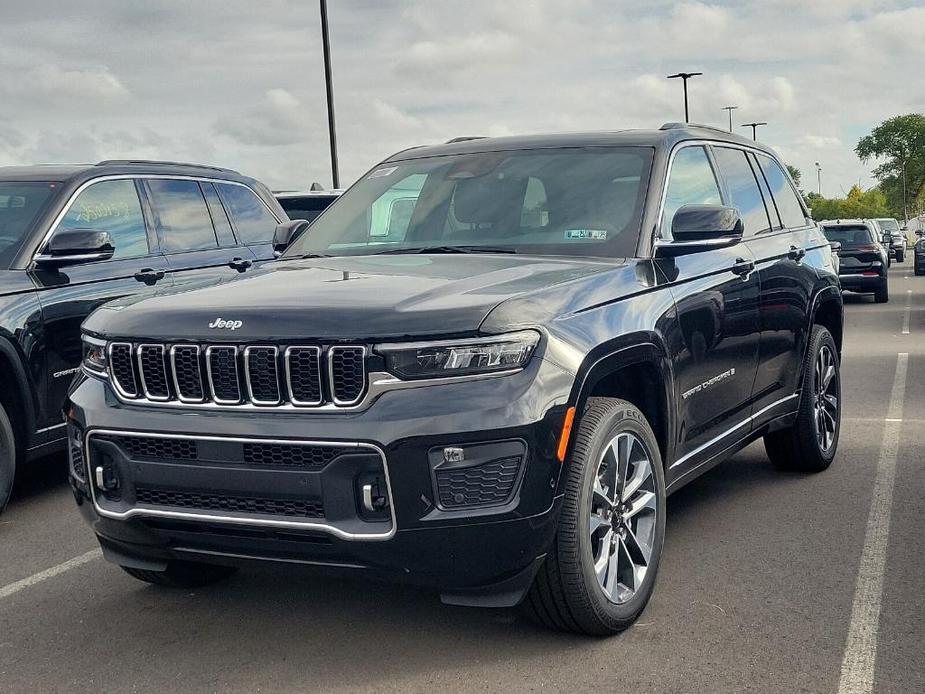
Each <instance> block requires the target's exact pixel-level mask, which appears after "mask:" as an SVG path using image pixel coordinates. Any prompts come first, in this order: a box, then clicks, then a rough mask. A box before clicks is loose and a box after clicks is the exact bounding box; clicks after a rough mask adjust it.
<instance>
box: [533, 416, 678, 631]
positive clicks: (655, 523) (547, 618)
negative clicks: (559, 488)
mask: <svg viewBox="0 0 925 694" xmlns="http://www.w3.org/2000/svg"><path fill="white" fill-rule="evenodd" d="M573 436H574V438H573V441H572V452H571V454H570V456H569V459H568V461H567V467H566V470H565V473H564V474H565V475H566V478H565V494H564V498H563V501H562V508H561V510H560V513H559V524H558V529H557V531H556V536H555V539H554V540H553V543H552V546H551V548H550V550H549V553H548V554H547V555H546V560H545V561H544V562H543V565H542V566H541V567H540V569H539V571H538V572H537V576H536V578H535V579H534V583H533V586H532V587H531V588H530V591H529V593H528V594H527V598H526V600H525V601H524V605H523V607H524V610H525V611H526V612H527V614H528V616H529V617H531V618H532V619H533V620H534V621H537V622H539V623H540V624H543V625H544V626H547V627H549V628H552V629H558V630H561V631H571V632H576V633H581V634H589V635H595V636H606V635H610V634H615V633H617V632H620V631H623V630H624V629H626V628H627V627H628V626H630V625H631V624H632V623H633V622H634V621H635V620H636V618H637V617H638V616H639V615H640V614H641V613H642V611H643V609H644V608H645V606H646V603H648V601H649V597H650V596H651V595H652V590H653V588H654V586H655V577H656V574H657V572H658V563H659V559H660V556H661V552H662V544H663V542H664V537H665V477H664V472H663V469H662V459H661V455H660V454H659V449H658V443H657V441H656V439H655V435H654V434H653V433H652V428H651V427H650V426H649V423H648V422H647V421H646V418H645V416H644V415H643V414H642V412H640V411H639V409H637V408H636V407H635V406H634V405H632V404H631V403H629V402H626V401H625V400H617V399H612V398H591V399H589V400H588V406H587V408H586V409H585V411H584V413H583V414H582V416H581V421H580V422H579V426H578V429H577V431H576V432H575V433H574V435H573ZM611 443H613V444H614V445H615V446H616V450H617V451H619V452H620V453H621V455H620V456H619V457H618V458H615V457H614V455H613V451H614V450H615V449H614V448H612V447H611ZM626 451H630V455H629V456H626V455H625V452H626ZM643 459H645V462H643ZM615 460H622V461H627V463H625V464H626V465H627V466H628V465H630V464H631V465H632V466H633V472H632V474H631V475H630V477H631V483H632V484H633V486H634V487H635V489H634V490H633V491H632V492H630V493H629V496H628V500H629V502H635V503H636V504H637V505H638V507H639V509H641V510H639V511H638V512H637V513H636V514H635V515H632V517H630V518H629V520H628V523H629V529H628V530H626V529H622V528H623V522H624V520H623V519H624V518H626V515H625V514H624V513H623V512H621V511H615V512H613V513H612V516H611V517H610V518H607V510H609V509H613V508H614V505H613V501H612V499H613V498H614V497H617V498H619V497H622V492H621V493H620V494H616V490H617V488H618V484H617V482H618V481H619V480H620V477H619V475H617V476H616V477H614V478H613V479H612V480H611V481H612V482H613V484H612V485H609V484H605V483H604V482H602V480H606V478H607V476H608V473H610V474H611V475H613V471H614V470H616V469H617V468H619V467H620V465H617V466H614V465H613V461H615ZM629 461H633V462H629ZM646 463H647V465H648V471H647V470H646ZM626 472H627V468H624V473H623V475H622V477H623V480H622V481H623V482H625V480H626V477H627V474H626ZM620 486H621V487H622V485H620ZM611 489H613V490H614V491H613V492H611ZM605 497H606V498H605ZM623 501H626V499H623ZM618 503H619V502H618ZM617 508H622V509H623V511H627V510H628V509H627V507H626V506H622V505H618V506H617ZM592 514H594V515H593V517H592ZM595 519H597V521H598V522H599V525H598V526H597V528H596V529H594V530H592V528H591V525H592V522H594V520H595ZM615 519H616V520H615ZM617 527H619V528H621V530H617V529H616V528H617ZM621 532H622V533H624V534H623V535H621V534H620V533H621ZM646 545H647V546H648V547H649V548H651V549H650V550H649V556H648V558H647V559H646V557H645V547H646ZM614 547H616V549H615V551H612V548H614ZM627 547H630V548H631V549H626V548H627ZM624 552H626V553H624ZM629 552H633V553H634V554H635V556H634V557H633V559H630V557H629V554H628V553H629ZM613 557H617V559H616V560H614V559H613ZM595 560H598V561H599V565H600V566H601V569H600V571H601V572H602V577H601V579H599V578H598V573H597V572H596V571H595V567H594V563H595ZM621 560H622V564H621V563H620V562H621ZM637 561H638V562H639V564H638V566H639V567H642V566H643V565H644V566H645V571H644V574H643V576H642V578H641V580H640V581H639V582H638V584H636V583H635V582H634V581H633V580H631V577H632V576H633V575H634V573H635V572H634V571H633V569H634V568H635V566H636V565H635V562H637ZM631 562H633V565H631ZM621 571H622V573H621ZM621 579H623V580H622V581H621ZM627 583H634V585H633V586H632V588H630V587H628V585H627ZM605 586H607V587H605ZM608 590H609V593H608V592H605V591H608ZM609 595H613V596H615V597H613V598H611V597H609Z"/></svg>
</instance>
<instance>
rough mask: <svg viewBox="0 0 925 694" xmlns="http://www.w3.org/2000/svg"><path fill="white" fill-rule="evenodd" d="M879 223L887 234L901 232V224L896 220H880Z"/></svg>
mask: <svg viewBox="0 0 925 694" xmlns="http://www.w3.org/2000/svg"><path fill="white" fill-rule="evenodd" d="M877 223H878V224H879V225H880V228H881V229H883V230H884V231H886V232H890V233H892V232H894V231H895V232H897V233H898V232H899V222H897V221H896V220H895V219H878V220H877Z"/></svg>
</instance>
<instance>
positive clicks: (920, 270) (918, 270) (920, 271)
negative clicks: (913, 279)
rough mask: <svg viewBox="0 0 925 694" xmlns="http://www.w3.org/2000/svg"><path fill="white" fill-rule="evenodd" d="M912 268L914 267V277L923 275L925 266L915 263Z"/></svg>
mask: <svg viewBox="0 0 925 694" xmlns="http://www.w3.org/2000/svg"><path fill="white" fill-rule="evenodd" d="M914 267H915V274H916V275H925V266H922V265H919V264H918V263H916V264H915V266H914Z"/></svg>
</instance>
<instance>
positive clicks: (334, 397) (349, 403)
mask: <svg viewBox="0 0 925 694" xmlns="http://www.w3.org/2000/svg"><path fill="white" fill-rule="evenodd" d="M348 349H351V350H356V349H358V350H360V354H361V357H360V358H361V359H362V360H363V387H362V388H360V394H359V395H358V396H357V397H355V398H354V399H353V400H341V399H340V398H338V397H337V391H336V390H335V389H334V369H333V368H332V366H333V363H334V353H335V351H343V350H348ZM368 356H369V350H368V349H367V348H366V345H333V346H331V347H329V348H328V356H327V359H328V387H329V388H330V389H331V402H333V403H334V404H335V405H337V406H338V407H352V406H354V405H356V404H358V403H360V402H362V401H363V398H364V397H366V389H367V387H368V386H369V383H368V381H367V376H366V358H367V357H368Z"/></svg>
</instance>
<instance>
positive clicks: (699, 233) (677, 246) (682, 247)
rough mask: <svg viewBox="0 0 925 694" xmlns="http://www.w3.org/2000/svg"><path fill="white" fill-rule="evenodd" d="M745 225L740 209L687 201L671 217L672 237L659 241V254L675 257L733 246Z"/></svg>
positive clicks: (740, 238) (740, 236)
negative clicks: (669, 239) (668, 239)
mask: <svg viewBox="0 0 925 694" xmlns="http://www.w3.org/2000/svg"><path fill="white" fill-rule="evenodd" d="M743 231H744V227H743V225H742V218H741V217H740V216H739V211H738V210H737V209H736V208H734V207H723V206H722V205H685V206H684V207H682V208H681V209H679V210H678V211H677V212H675V214H674V217H673V218H672V220H671V236H672V240H671V241H659V242H658V243H657V244H656V250H657V254H658V255H660V256H663V257H674V256H678V255H686V254H688V253H700V252H702V251H708V250H710V249H713V248H725V247H727V246H734V245H735V244H737V243H739V241H741V240H742V233H743Z"/></svg>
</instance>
